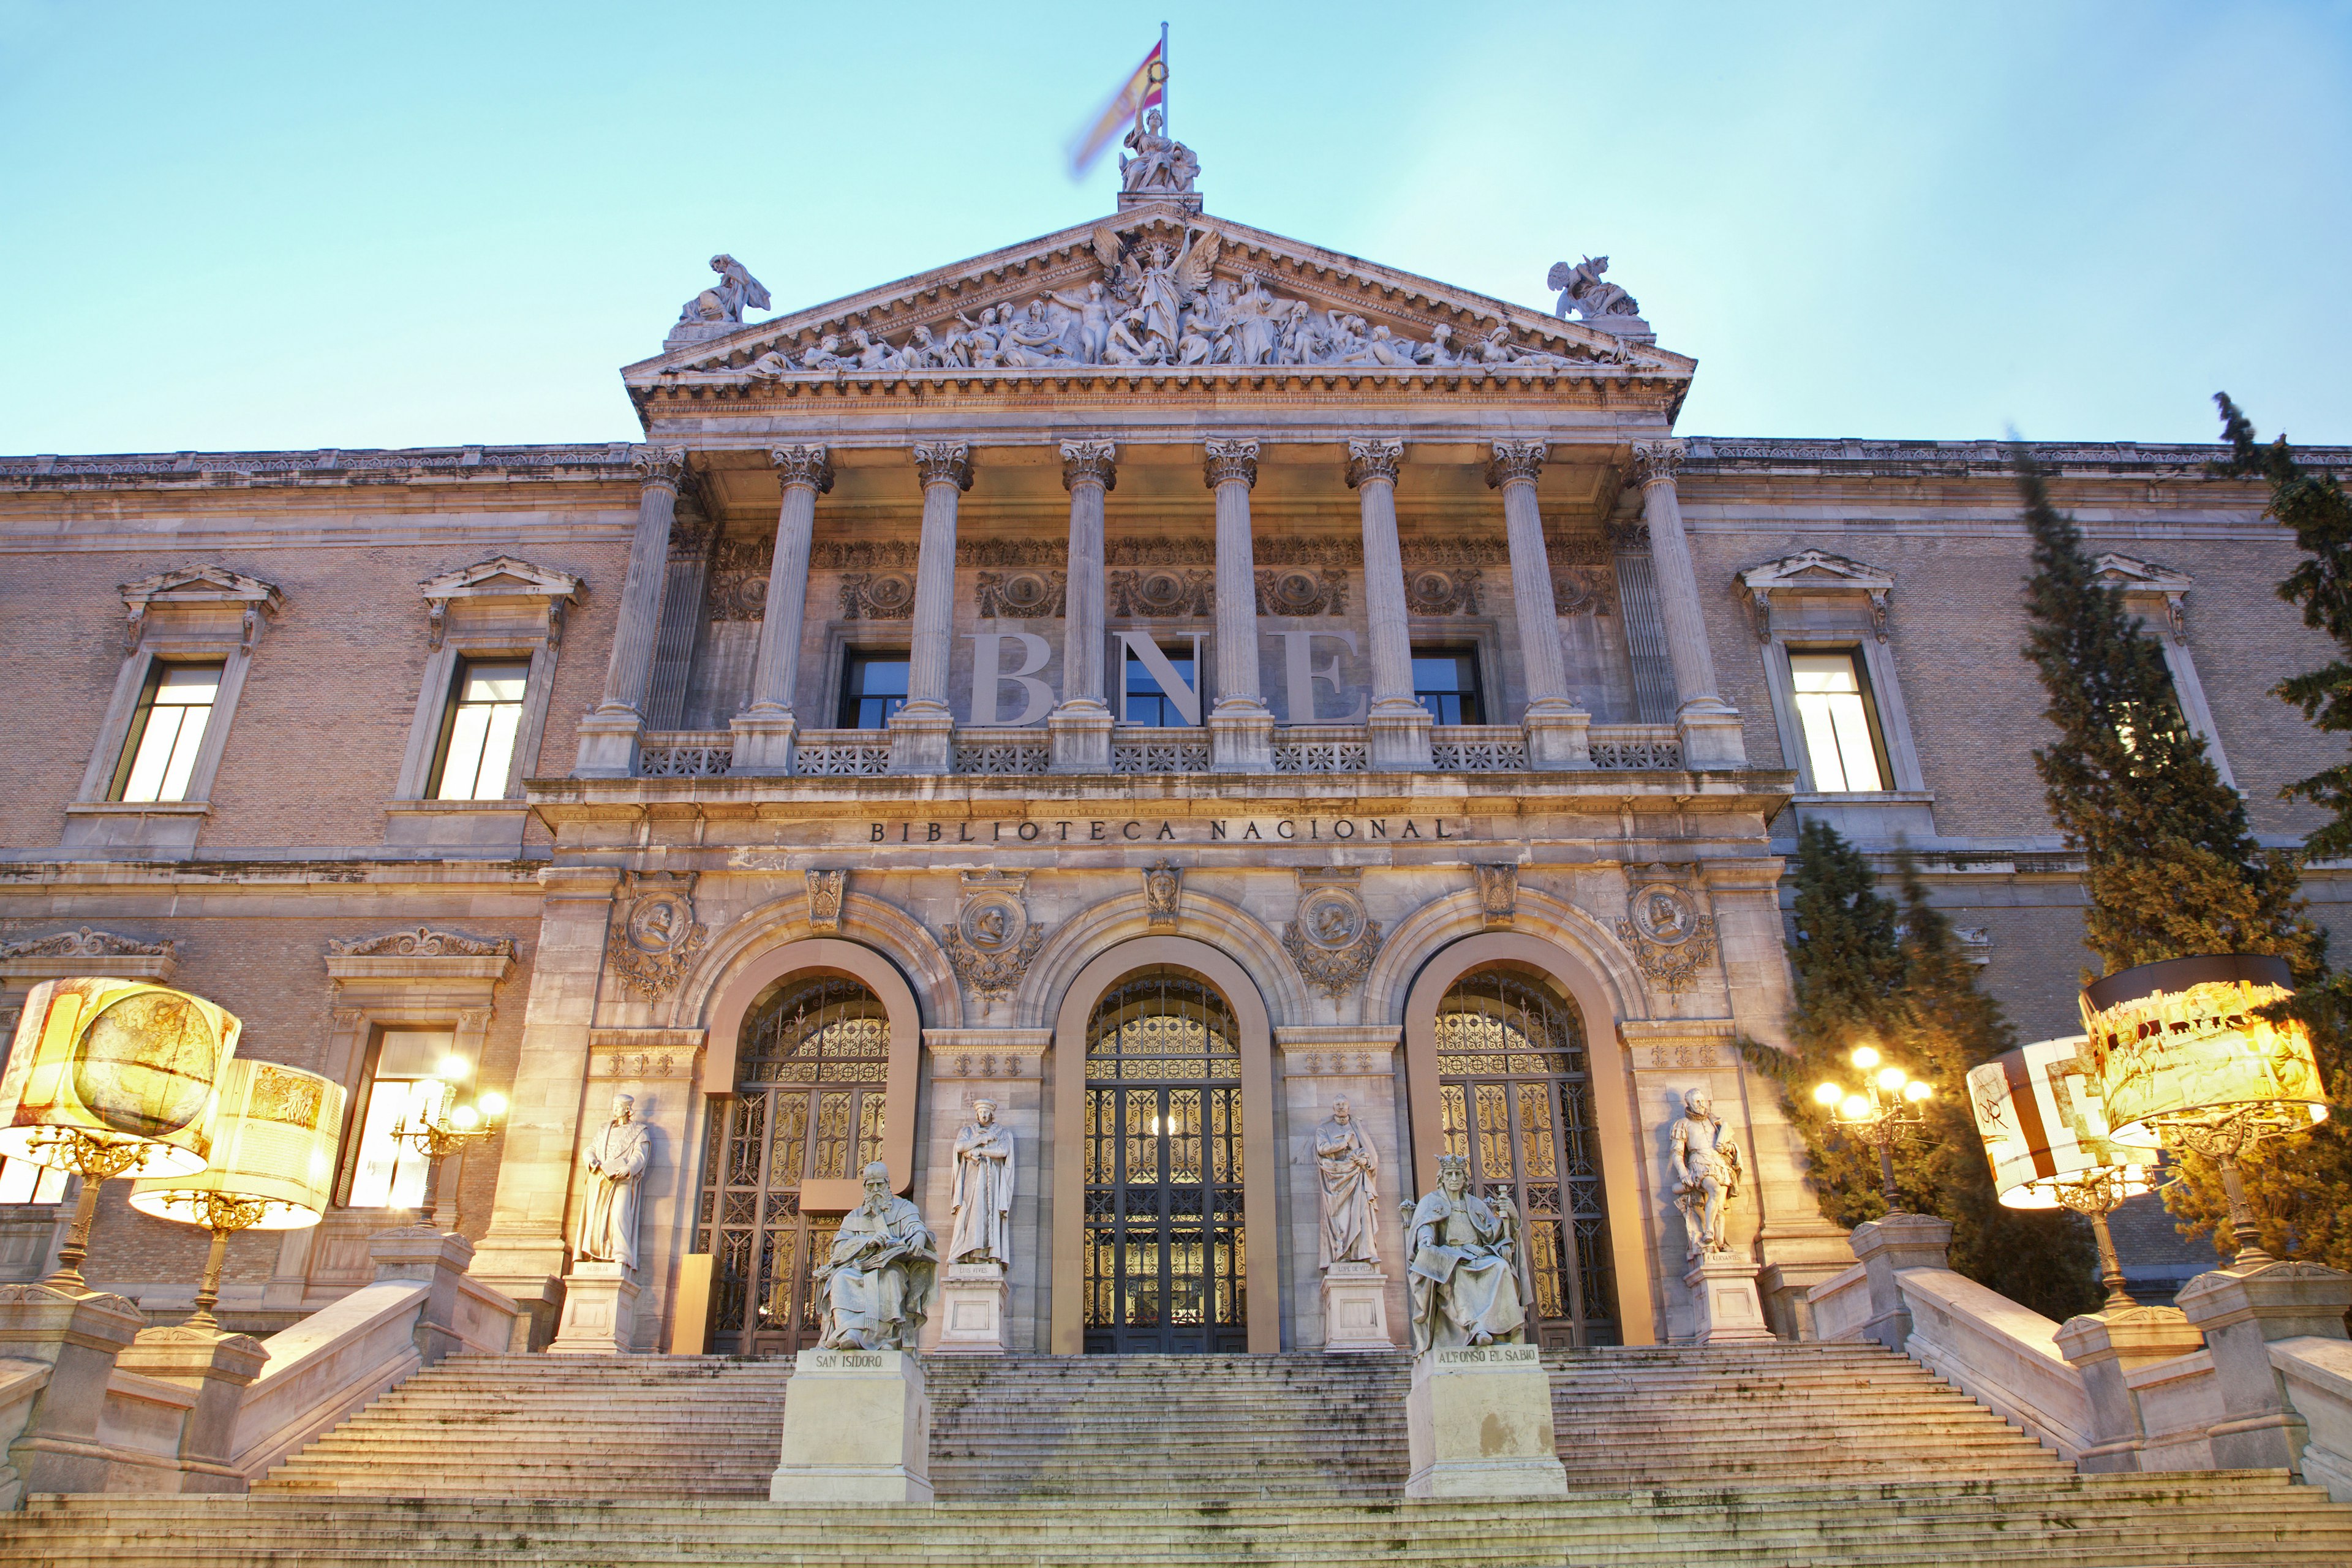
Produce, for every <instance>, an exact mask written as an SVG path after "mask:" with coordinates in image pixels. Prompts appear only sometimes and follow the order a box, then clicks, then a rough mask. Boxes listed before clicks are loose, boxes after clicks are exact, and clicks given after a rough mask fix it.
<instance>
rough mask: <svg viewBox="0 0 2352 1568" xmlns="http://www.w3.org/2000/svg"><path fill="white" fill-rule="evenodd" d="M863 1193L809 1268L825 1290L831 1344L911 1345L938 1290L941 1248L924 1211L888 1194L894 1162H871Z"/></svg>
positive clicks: (864, 1347)
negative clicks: (827, 1250)
mask: <svg viewBox="0 0 2352 1568" xmlns="http://www.w3.org/2000/svg"><path fill="white" fill-rule="evenodd" d="M864 1180H865V1184H866V1201H865V1202H864V1203H861V1204H859V1205H857V1206H856V1208H854V1209H852V1210H850V1211H849V1212H848V1213H847V1214H846V1215H843V1216H842V1220H841V1228H840V1229H839V1230H838V1231H835V1233H834V1237H833V1252H832V1254H831V1255H830V1256H829V1257H827V1258H826V1259H825V1260H824V1262H823V1263H822V1264H820V1265H818V1266H817V1268H815V1269H814V1270H813V1271H812V1272H811V1274H810V1279H813V1280H814V1282H815V1284H816V1287H817V1289H819V1290H820V1291H822V1292H823V1293H824V1337H823V1338H822V1339H820V1340H819V1341H818V1342H817V1343H818V1345H819V1347H820V1348H822V1349H824V1350H829V1351H910V1350H913V1349H915V1348H916V1343H917V1342H918V1340H919V1338H920V1337H921V1334H922V1330H923V1320H924V1319H925V1318H927V1317H929V1315H930V1310H931V1301H932V1299H933V1298H934V1297H935V1296H937V1295H938V1293H939V1262H940V1259H939V1253H938V1251H937V1249H936V1244H935V1243H934V1242H933V1240H932V1238H931V1232H930V1227H929V1226H926V1225H925V1224H924V1223H923V1216H922V1214H921V1211H919V1210H918V1209H917V1208H916V1207H915V1205H913V1204H911V1203H909V1202H908V1200H906V1199H905V1198H897V1197H892V1196H891V1195H890V1169H889V1167H888V1166H887V1165H885V1164H883V1163H881V1162H880V1161H879V1160H877V1161H876V1162H875V1163H872V1164H870V1165H868V1166H866V1170H865V1173H864Z"/></svg>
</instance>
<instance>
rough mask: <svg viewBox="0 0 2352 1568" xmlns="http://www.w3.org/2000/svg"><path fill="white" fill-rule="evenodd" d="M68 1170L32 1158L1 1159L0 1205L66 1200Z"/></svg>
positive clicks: (51, 1202) (47, 1202)
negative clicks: (53, 1167)
mask: <svg viewBox="0 0 2352 1568" xmlns="http://www.w3.org/2000/svg"><path fill="white" fill-rule="evenodd" d="M65 1195H66V1173H64V1172H63V1171H59V1170H55V1169H52V1168H51V1167H49V1166H47V1165H36V1164H34V1163H32V1162H31V1161H30V1160H0V1204H54V1203H61V1202H63V1201H64V1199H65Z"/></svg>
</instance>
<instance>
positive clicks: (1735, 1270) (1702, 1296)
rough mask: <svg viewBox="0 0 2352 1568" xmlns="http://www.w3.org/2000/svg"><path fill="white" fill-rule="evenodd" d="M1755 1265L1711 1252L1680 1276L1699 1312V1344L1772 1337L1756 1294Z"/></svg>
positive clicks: (1757, 1270) (1769, 1326)
mask: <svg viewBox="0 0 2352 1568" xmlns="http://www.w3.org/2000/svg"><path fill="white" fill-rule="evenodd" d="M1758 1272H1759V1269H1758V1268H1757V1266H1756V1265H1755V1264H1753V1263H1750V1262H1748V1260H1747V1259H1746V1258H1734V1257H1732V1256H1731V1255H1730V1254H1728V1253H1722V1252H1717V1253H1713V1254H1710V1255H1709V1256H1707V1257H1706V1258H1700V1259H1699V1260H1698V1261H1697V1262H1696V1263H1694V1264H1692V1265H1691V1266H1690V1268H1689V1269H1688V1270H1686V1271H1685V1273H1684V1275H1683V1283H1684V1284H1685V1285H1687V1286H1689V1287H1690V1293H1691V1305H1693V1306H1694V1307H1696V1308H1697V1309H1698V1342H1699V1343H1700V1344H1703V1345H1723V1344H1737V1343H1738V1342H1741V1341H1743V1340H1770V1339H1772V1338H1774V1337H1775V1336H1774V1334H1773V1332H1772V1329H1771V1325H1770V1324H1769V1323H1767V1322H1765V1321H1764V1302H1763V1300H1762V1299H1761V1298H1759V1296H1758V1295H1757V1294H1756V1276H1757V1274H1758Z"/></svg>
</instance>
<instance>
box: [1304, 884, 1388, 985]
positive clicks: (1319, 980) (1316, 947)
mask: <svg viewBox="0 0 2352 1568" xmlns="http://www.w3.org/2000/svg"><path fill="white" fill-rule="evenodd" d="M1362 876H1363V873H1362V872H1361V871H1360V870H1327V871H1301V872H1299V873H1298V884H1299V886H1298V918H1297V919H1296V920H1294V921H1291V922H1290V923H1289V924H1287V925H1286V926H1284V927H1283V929H1282V945H1283V948H1284V950H1285V951H1286V952H1288V953H1289V954H1290V957H1291V962H1293V963H1296V964H1297V965H1298V972H1299V973H1301V974H1304V975H1305V976H1306V977H1307V983H1308V984H1311V985H1313V986H1315V987H1316V988H1317V989H1318V990H1319V991H1322V992H1324V993H1326V994H1328V995H1330V996H1332V997H1335V998H1336V997H1338V996H1339V995H1340V994H1343V993H1344V992H1346V991H1347V989H1348V988H1349V986H1351V985H1353V984H1356V983H1357V982H1358V981H1360V980H1361V979H1363V977H1364V976H1365V975H1366V974H1367V973H1370V970H1371V967H1372V958H1373V955H1374V954H1376V953H1378V952H1380V950H1381V922H1380V921H1376V920H1374V919H1372V917H1371V914H1370V911H1369V910H1366V909H1365V908H1364V900H1363V899H1362V897H1361V896H1360V895H1359V894H1358V893H1357V891H1356V883H1357V881H1358V880H1359V879H1361V877H1362Z"/></svg>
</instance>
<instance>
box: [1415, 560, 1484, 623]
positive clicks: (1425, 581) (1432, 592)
mask: <svg viewBox="0 0 2352 1568" xmlns="http://www.w3.org/2000/svg"><path fill="white" fill-rule="evenodd" d="M1484 576H1485V574H1484V573H1482V572H1481V571H1480V570H1479V569H1478V568H1477V567H1475V566H1456V567H1454V568H1453V569H1452V570H1451V571H1440V570H1438V569H1437V568H1435V567H1428V566H1423V567H1420V568H1418V569H1414V570H1411V571H1408V572H1407V574H1405V580H1404V607H1405V609H1406V610H1407V611H1408V612H1409V613H1411V614H1412V615H1416V616H1475V615H1476V614H1477V613H1478V607H1479V596H1480V594H1481V592H1482V585H1481V580H1482V579H1483V577H1484Z"/></svg>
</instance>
